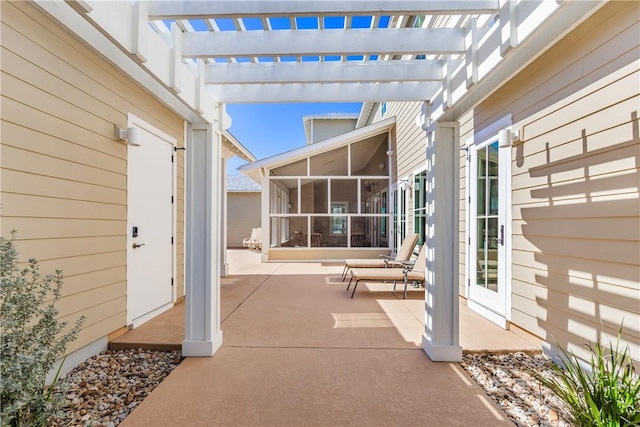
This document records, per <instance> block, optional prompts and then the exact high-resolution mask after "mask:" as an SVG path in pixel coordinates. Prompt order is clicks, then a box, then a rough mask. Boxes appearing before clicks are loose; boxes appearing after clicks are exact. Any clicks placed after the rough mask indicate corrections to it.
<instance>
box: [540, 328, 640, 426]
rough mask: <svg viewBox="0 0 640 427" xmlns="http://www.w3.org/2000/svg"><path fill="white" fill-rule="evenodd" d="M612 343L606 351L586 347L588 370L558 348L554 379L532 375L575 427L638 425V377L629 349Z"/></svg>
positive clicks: (597, 346) (598, 345)
mask: <svg viewBox="0 0 640 427" xmlns="http://www.w3.org/2000/svg"><path fill="white" fill-rule="evenodd" d="M621 332H622V328H621V329H620V332H619V333H618V338H617V341H616V343H615V345H614V344H612V343H611V342H609V347H608V348H605V347H603V346H602V345H600V344H599V343H597V344H595V346H591V345H589V349H590V350H591V361H590V362H589V366H590V369H585V368H584V367H583V365H582V364H581V361H580V359H578V357H577V356H576V355H575V354H573V353H572V352H569V351H566V350H564V349H561V352H562V353H561V354H560V359H561V362H562V365H564V366H559V365H556V364H554V365H553V366H552V370H553V371H554V372H555V373H556V374H557V376H556V378H549V377H546V376H543V375H541V374H539V373H534V375H535V376H536V378H538V380H539V381H540V382H542V383H543V384H544V385H546V386H547V387H549V388H550V389H551V391H553V392H554V393H555V394H556V395H557V396H558V397H559V398H560V399H562V400H563V401H564V402H565V403H566V404H567V406H568V407H569V411H570V413H571V416H572V417H573V421H574V422H575V424H576V425H578V426H585V427H586V426H589V427H591V426H593V427H596V426H597V427H600V426H602V427H604V426H607V427H614V426H624V427H627V426H638V425H640V378H639V377H638V375H637V374H636V372H635V369H634V366H633V359H632V358H631V355H630V354H629V347H628V346H626V347H624V348H622V349H621V348H620V336H621Z"/></svg>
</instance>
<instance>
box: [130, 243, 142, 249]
mask: <svg viewBox="0 0 640 427" xmlns="http://www.w3.org/2000/svg"><path fill="white" fill-rule="evenodd" d="M132 246H133V249H136V248H139V247H140V246H144V243H140V244H137V243H134V244H133V245H132Z"/></svg>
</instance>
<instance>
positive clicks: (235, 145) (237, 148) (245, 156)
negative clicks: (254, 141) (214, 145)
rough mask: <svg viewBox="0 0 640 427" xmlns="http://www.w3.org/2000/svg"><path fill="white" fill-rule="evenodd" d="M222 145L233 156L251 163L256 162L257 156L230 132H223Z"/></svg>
mask: <svg viewBox="0 0 640 427" xmlns="http://www.w3.org/2000/svg"><path fill="white" fill-rule="evenodd" d="M222 144H223V146H224V147H225V148H226V149H227V151H228V152H229V153H231V154H232V155H234V156H238V157H240V158H241V159H242V160H245V161H247V162H249V163H251V162H255V161H256V158H255V156H254V155H253V154H251V152H250V151H249V150H247V148H246V147H245V146H244V145H242V144H241V143H240V141H238V139H237V138H236V137H235V136H233V134H232V133H231V132H229V131H228V130H224V131H223V132H222Z"/></svg>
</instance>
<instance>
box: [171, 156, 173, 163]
mask: <svg viewBox="0 0 640 427" xmlns="http://www.w3.org/2000/svg"><path fill="white" fill-rule="evenodd" d="M171 163H173V154H172V155H171Z"/></svg>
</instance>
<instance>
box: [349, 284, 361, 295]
mask: <svg viewBox="0 0 640 427" xmlns="http://www.w3.org/2000/svg"><path fill="white" fill-rule="evenodd" d="M359 281H360V280H356V284H355V285H353V292H351V298H353V295H354V294H355V293H356V288H357V287H358V282H359Z"/></svg>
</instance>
